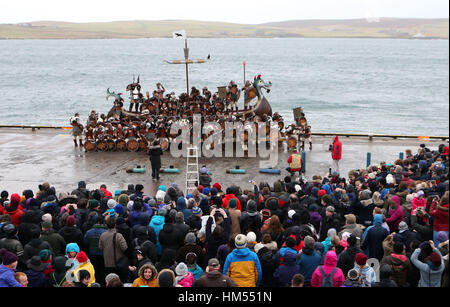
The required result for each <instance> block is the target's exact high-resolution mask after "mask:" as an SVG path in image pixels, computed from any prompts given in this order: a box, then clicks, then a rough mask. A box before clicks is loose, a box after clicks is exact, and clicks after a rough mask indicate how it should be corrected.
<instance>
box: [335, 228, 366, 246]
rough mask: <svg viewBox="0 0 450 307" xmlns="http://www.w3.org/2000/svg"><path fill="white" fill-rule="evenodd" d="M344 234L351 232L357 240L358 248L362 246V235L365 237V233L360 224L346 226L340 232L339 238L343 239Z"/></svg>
mask: <svg viewBox="0 0 450 307" xmlns="http://www.w3.org/2000/svg"><path fill="white" fill-rule="evenodd" d="M344 232H349V233H351V234H353V235H354V236H355V237H356V238H357V240H356V246H358V247H359V246H361V240H362V235H363V231H362V229H361V226H360V225H359V224H347V225H345V226H344V227H343V228H342V229H341V231H339V233H338V236H339V238H341V239H342V235H343V234H344Z"/></svg>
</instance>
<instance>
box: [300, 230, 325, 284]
mask: <svg viewBox="0 0 450 307" xmlns="http://www.w3.org/2000/svg"><path fill="white" fill-rule="evenodd" d="M304 243H305V246H304V247H303V248H302V250H301V251H300V252H299V253H298V254H297V256H296V263H297V264H298V265H299V268H300V274H302V275H303V277H304V278H305V282H304V285H305V286H306V287H308V286H310V285H311V277H312V275H313V273H314V271H315V270H316V268H317V267H318V266H319V265H320V264H321V261H322V256H321V255H320V254H319V253H318V252H317V251H316V249H315V248H314V245H315V243H316V242H315V240H314V238H313V237H311V236H306V237H305V239H304Z"/></svg>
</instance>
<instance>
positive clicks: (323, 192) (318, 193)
mask: <svg viewBox="0 0 450 307" xmlns="http://www.w3.org/2000/svg"><path fill="white" fill-rule="evenodd" d="M325 194H327V191H325V190H323V189H322V190H319V192H317V196H319V197H322V196H324V195H325Z"/></svg>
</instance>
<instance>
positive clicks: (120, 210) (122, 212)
mask: <svg viewBox="0 0 450 307" xmlns="http://www.w3.org/2000/svg"><path fill="white" fill-rule="evenodd" d="M114 211H116V213H117V214H118V215H122V214H124V212H125V210H124V209H123V206H122V205H121V204H117V205H116V206H115V207H114Z"/></svg>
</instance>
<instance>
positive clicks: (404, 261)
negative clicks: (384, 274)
mask: <svg viewBox="0 0 450 307" xmlns="http://www.w3.org/2000/svg"><path fill="white" fill-rule="evenodd" d="M384 263H385V264H389V265H390V267H391V269H392V275H391V278H392V280H393V281H395V283H396V284H397V285H398V286H399V287H407V286H408V285H409V284H408V282H407V281H408V275H409V274H411V270H412V266H411V261H409V259H408V257H406V256H405V255H397V254H394V253H392V254H391V255H389V256H386V257H383V259H382V260H381V263H380V264H384Z"/></svg>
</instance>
